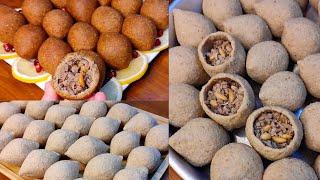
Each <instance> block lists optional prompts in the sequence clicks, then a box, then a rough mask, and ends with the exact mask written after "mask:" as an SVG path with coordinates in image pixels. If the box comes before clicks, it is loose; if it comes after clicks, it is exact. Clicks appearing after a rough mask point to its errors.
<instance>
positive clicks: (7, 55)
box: [0, 42, 18, 60]
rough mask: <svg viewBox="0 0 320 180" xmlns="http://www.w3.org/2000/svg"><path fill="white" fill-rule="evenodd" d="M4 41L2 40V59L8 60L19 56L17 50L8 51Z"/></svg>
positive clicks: (0, 45)
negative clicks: (4, 46) (5, 48)
mask: <svg viewBox="0 0 320 180" xmlns="http://www.w3.org/2000/svg"><path fill="white" fill-rule="evenodd" d="M3 45H4V43H3V42H0V60H1V59H3V60H7V59H13V58H17V57H18V54H17V53H16V52H6V51H5V50H4V48H3Z"/></svg>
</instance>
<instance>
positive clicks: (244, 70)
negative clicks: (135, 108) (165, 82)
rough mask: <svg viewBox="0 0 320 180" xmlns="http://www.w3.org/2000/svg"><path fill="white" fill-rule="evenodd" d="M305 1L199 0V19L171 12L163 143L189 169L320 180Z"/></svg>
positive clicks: (318, 42)
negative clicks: (166, 130) (166, 141)
mask: <svg viewBox="0 0 320 180" xmlns="http://www.w3.org/2000/svg"><path fill="white" fill-rule="evenodd" d="M308 2H309V1H308V0H259V1H257V0H228V1H226V0H203V1H202V11H201V12H203V14H202V13H197V12H192V11H190V10H189V11H188V10H183V9H174V10H173V11H172V17H173V18H172V19H173V25H174V31H175V36H170V38H174V37H176V39H171V40H170V42H174V41H176V45H173V47H171V48H170V50H169V53H170V60H169V77H170V78H169V84H170V85H169V86H170V87H169V99H170V101H169V119H170V121H169V122H170V130H171V134H172V135H171V137H170V138H169V145H170V146H171V148H172V149H173V150H175V151H176V152H177V153H178V154H179V155H180V156H181V157H182V158H184V159H185V160H186V162H188V163H189V164H191V165H192V166H194V167H204V168H205V167H207V166H210V165H211V169H210V178H211V179H213V180H224V179H251V180H258V179H266V180H269V179H312V180H316V179H318V178H320V171H319V169H320V166H319V164H320V163H319V162H320V161H319V159H320V156H319V153H320V140H319V138H315V137H320V132H319V128H320V120H319V115H320V102H317V101H319V100H318V99H319V98H320V84H319V82H320V73H319V69H320V27H319V23H318V22H315V21H312V20H310V19H308V18H306V17H304V14H308V13H305V12H306V11H309V10H310V8H311V10H313V11H316V10H315V9H313V7H312V6H308ZM312 3H313V4H316V5H318V4H317V3H318V1H317V0H316V2H312ZM199 4H200V3H199ZM313 6H314V5H313ZM307 7H308V8H307ZM195 9H196V8H195ZM170 13H171V12H170ZM316 16H317V17H316V19H317V18H318V19H319V15H318V14H317V15H316ZM299 112H302V114H301V116H297V115H295V114H294V113H296V114H299ZM239 132H243V133H245V135H246V139H247V140H248V141H246V142H244V141H241V143H240V142H239V141H238V139H237V138H234V136H237V135H238V133H239ZM241 139H242V137H241ZM242 142H243V143H246V144H242ZM301 146H303V147H301ZM300 147H301V148H303V149H306V148H307V149H308V151H309V150H310V151H314V152H313V153H314V154H315V155H317V154H318V158H317V161H314V160H315V158H314V159H313V160H311V161H305V158H304V156H309V154H308V155H306V154H304V153H303V152H301V149H300ZM294 152H297V154H299V155H296V154H294ZM301 153H302V154H301ZM300 155H301V156H300ZM309 158H310V157H309Z"/></svg>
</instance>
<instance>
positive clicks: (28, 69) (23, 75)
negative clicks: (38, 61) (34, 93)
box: [12, 57, 50, 83]
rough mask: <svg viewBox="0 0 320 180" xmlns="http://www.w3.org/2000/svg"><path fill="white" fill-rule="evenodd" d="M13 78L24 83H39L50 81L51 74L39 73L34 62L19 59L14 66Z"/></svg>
mask: <svg viewBox="0 0 320 180" xmlns="http://www.w3.org/2000/svg"><path fill="white" fill-rule="evenodd" d="M12 76H13V77H14V78H15V79H17V80H19V81H22V82H24V83H38V82H42V81H46V80H48V78H49V77H50V74H49V73H47V72H45V71H42V72H40V73H37V71H36V69H35V67H34V65H33V63H32V62H30V61H28V60H25V59H22V58H20V57H19V58H17V59H16V60H15V62H14V63H13V65H12Z"/></svg>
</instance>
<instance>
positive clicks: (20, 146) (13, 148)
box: [0, 138, 39, 166]
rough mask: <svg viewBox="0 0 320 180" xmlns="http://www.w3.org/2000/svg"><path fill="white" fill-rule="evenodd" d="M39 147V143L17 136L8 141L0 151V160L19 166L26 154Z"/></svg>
mask: <svg viewBox="0 0 320 180" xmlns="http://www.w3.org/2000/svg"><path fill="white" fill-rule="evenodd" d="M38 148H39V143H37V142H34V141H30V140H27V139H22V138H17V139H13V140H12V141H10V142H9V143H8V144H7V145H6V146H5V147H4V148H3V149H2V151H1V153H0V161H1V162H2V163H5V164H9V165H15V166H21V165H22V163H23V161H24V160H25V158H26V157H27V156H28V154H29V153H30V152H31V151H33V150H35V149H38Z"/></svg>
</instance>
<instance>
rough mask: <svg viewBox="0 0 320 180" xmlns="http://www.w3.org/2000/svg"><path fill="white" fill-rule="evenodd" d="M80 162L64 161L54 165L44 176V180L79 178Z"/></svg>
mask: <svg viewBox="0 0 320 180" xmlns="http://www.w3.org/2000/svg"><path fill="white" fill-rule="evenodd" d="M79 170H80V163H79V162H78V161H71V160H62V161H58V162H56V163H54V164H52V165H51V166H50V167H49V168H48V169H47V171H46V173H45V174H44V178H43V179H44V180H57V179H60V180H69V179H70V180H71V179H76V178H78V177H79Z"/></svg>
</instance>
